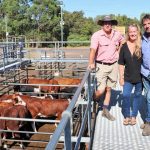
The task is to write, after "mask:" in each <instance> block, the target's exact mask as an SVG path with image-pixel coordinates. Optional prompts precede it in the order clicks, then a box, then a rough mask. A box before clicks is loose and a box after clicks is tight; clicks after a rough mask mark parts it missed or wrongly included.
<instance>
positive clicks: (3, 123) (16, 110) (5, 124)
mask: <svg viewBox="0 0 150 150" xmlns="http://www.w3.org/2000/svg"><path fill="white" fill-rule="evenodd" d="M1 117H10V118H28V117H29V111H28V110H27V108H26V107H25V106H22V105H15V106H12V107H9V108H7V109H6V108H5V109H3V112H2V114H1ZM24 124H25V122H23V121H19V120H0V129H1V130H6V129H7V130H11V131H14V130H15V131H19V129H20V128H21V127H22V126H23V125H24ZM12 135H13V137H15V138H20V134H18V133H14V132H13V133H12ZM4 136H5V138H6V136H7V134H4ZM20 146H21V147H23V145H22V144H21V145H20ZM4 147H5V148H7V145H6V143H5V145H4Z"/></svg>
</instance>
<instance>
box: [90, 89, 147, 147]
mask: <svg viewBox="0 0 150 150" xmlns="http://www.w3.org/2000/svg"><path fill="white" fill-rule="evenodd" d="M112 95H113V96H112V102H111V106H112V107H111V109H110V112H111V114H112V115H113V116H115V118H116V120H115V121H109V120H107V119H106V118H104V117H102V115H101V114H102V111H101V110H99V112H98V114H97V119H96V126H95V133H94V140H93V146H92V150H149V149H150V136H148V137H144V136H142V129H140V125H141V124H142V123H143V121H142V119H141V117H142V115H143V114H142V112H143V111H144V110H145V108H146V107H145V106H144V103H143V105H142V106H143V109H141V111H140V112H139V114H138V117H137V124H136V125H134V126H131V125H128V126H125V125H123V116H122V113H121V101H122V93H121V91H120V89H119V88H117V89H115V90H114V91H113V93H112ZM143 102H144V96H143Z"/></svg>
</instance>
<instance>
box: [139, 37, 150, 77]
mask: <svg viewBox="0 0 150 150" xmlns="http://www.w3.org/2000/svg"><path fill="white" fill-rule="evenodd" d="M142 59H143V62H142V65H141V73H142V75H143V76H145V77H147V76H148V75H150V39H147V38H146V37H145V36H144V35H143V38H142Z"/></svg>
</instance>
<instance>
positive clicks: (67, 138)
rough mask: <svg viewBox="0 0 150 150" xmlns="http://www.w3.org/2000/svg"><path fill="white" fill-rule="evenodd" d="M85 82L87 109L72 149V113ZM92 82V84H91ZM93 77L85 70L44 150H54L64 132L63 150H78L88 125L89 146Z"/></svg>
mask: <svg viewBox="0 0 150 150" xmlns="http://www.w3.org/2000/svg"><path fill="white" fill-rule="evenodd" d="M86 82H87V87H86V90H87V107H86V109H85V111H84V116H83V120H82V123H81V128H80V131H79V134H78V136H77V140H76V142H75V143H76V144H75V146H74V148H73V145H72V138H71V119H72V111H73V109H74V107H75V105H76V102H77V100H78V97H79V95H80V93H81V91H82V89H83V87H84V85H85V83H86ZM92 82H93V83H92ZM94 82H95V80H94V77H93V75H91V72H90V70H87V71H86V73H85V75H84V77H83V79H82V82H81V84H80V86H79V87H78V89H77V91H76V92H75V94H74V96H73V98H72V100H71V103H70V105H69V106H68V108H67V109H66V111H64V112H63V114H62V119H61V121H60V123H59V125H58V127H57V128H56V130H55V132H54V134H53V136H52V138H51V140H50V142H49V143H48V145H47V147H46V150H54V149H55V148H56V146H57V143H58V142H59V139H60V137H61V135H62V133H63V132H64V148H65V150H72V149H74V150H78V149H79V146H80V142H81V139H82V136H83V132H84V130H85V127H86V125H88V139H89V140H88V141H89V144H90V141H91V138H92V137H91V135H92V121H91V119H92V118H91V107H92V103H91V102H92V95H93V91H94Z"/></svg>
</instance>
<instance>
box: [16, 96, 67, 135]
mask: <svg viewBox="0 0 150 150" xmlns="http://www.w3.org/2000/svg"><path fill="white" fill-rule="evenodd" d="M16 98H17V99H18V103H19V104H21V105H24V106H26V107H27V109H28V110H29V112H30V114H31V116H32V118H33V119H35V118H37V117H38V116H40V117H53V116H55V117H56V118H57V119H58V120H60V118H61V114H62V112H63V111H64V110H66V108H67V107H68V105H69V101H68V100H67V99H50V98H45V99H40V98H37V97H30V96H28V95H17V97H16ZM32 127H33V129H34V131H35V132H36V128H35V123H34V124H32Z"/></svg>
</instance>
